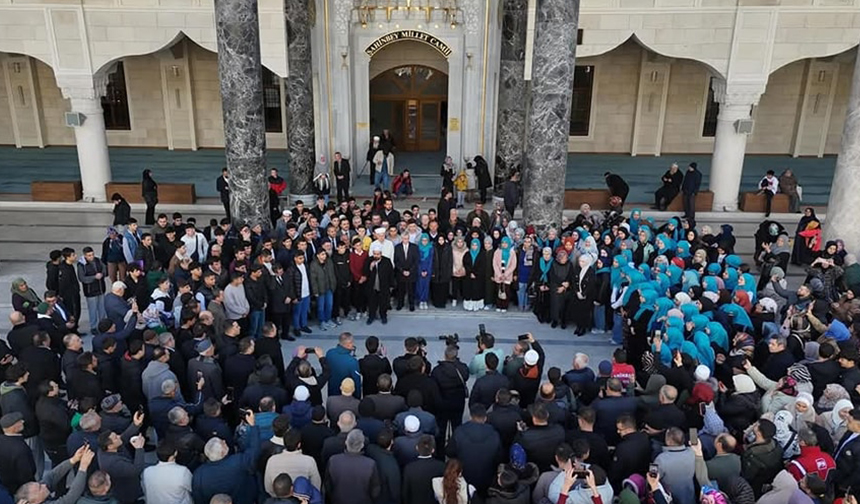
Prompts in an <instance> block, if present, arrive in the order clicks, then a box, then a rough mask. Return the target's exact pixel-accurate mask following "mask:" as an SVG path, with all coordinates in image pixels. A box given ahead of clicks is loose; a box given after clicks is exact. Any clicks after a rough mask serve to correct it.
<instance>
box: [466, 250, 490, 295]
mask: <svg viewBox="0 0 860 504" xmlns="http://www.w3.org/2000/svg"><path fill="white" fill-rule="evenodd" d="M463 268H464V269H465V270H466V276H465V277H464V280H463V308H465V309H466V310H467V311H478V310H482V309H483V308H484V291H485V283H486V281H487V279H486V277H487V259H486V255H485V253H484V251H483V250H482V248H481V241H480V240H478V239H477V238H473V239H472V241H471V242H470V243H469V252H467V253H466V254H464V255H463Z"/></svg>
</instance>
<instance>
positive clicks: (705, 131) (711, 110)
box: [702, 77, 720, 137]
mask: <svg viewBox="0 0 860 504" xmlns="http://www.w3.org/2000/svg"><path fill="white" fill-rule="evenodd" d="M713 83H714V78H713V77H711V79H710V80H709V81H708V100H707V101H706V102H705V107H706V108H705V123H704V124H703V125H702V136H703V137H714V136H716V135H717V116H718V115H720V102H718V101H716V100H715V99H714V87H713Z"/></svg>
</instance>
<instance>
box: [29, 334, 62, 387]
mask: <svg viewBox="0 0 860 504" xmlns="http://www.w3.org/2000/svg"><path fill="white" fill-rule="evenodd" d="M20 360H21V362H23V363H24V364H26V365H27V370H28V371H29V372H30V377H29V378H28V379H27V384H26V385H24V387H25V388H26V389H27V394H28V395H29V396H30V397H33V398H35V397H38V396H39V395H38V394H39V384H40V383H42V382H43V381H45V380H53V381H55V382H56V383H63V380H62V377H61V375H60V373H61V371H62V369H61V367H60V357H59V356H58V355H57V354H55V353H54V351H53V350H51V349H50V348H45V347H34V346H29V347H27V348H25V349H24V350H22V351H21V356H20Z"/></svg>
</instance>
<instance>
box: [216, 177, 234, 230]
mask: <svg viewBox="0 0 860 504" xmlns="http://www.w3.org/2000/svg"><path fill="white" fill-rule="evenodd" d="M215 190H216V191H218V194H219V195H220V196H221V204H222V205H223V206H224V213H225V214H226V215H227V218H228V219H231V217H230V173H229V172H228V171H227V168H226V167H224V168H221V176H220V177H218V178H217V179H216V180H215Z"/></svg>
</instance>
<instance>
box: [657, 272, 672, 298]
mask: <svg viewBox="0 0 860 504" xmlns="http://www.w3.org/2000/svg"><path fill="white" fill-rule="evenodd" d="M654 279H655V280H656V281H657V283H659V284H660V288H659V289H658V292H660V293H661V294H663V295H664V296H665V295H666V293H667V292H668V291H669V288H670V287H671V286H672V281H671V280H670V279H669V275H667V274H665V273H657V276H656V277H654Z"/></svg>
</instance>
